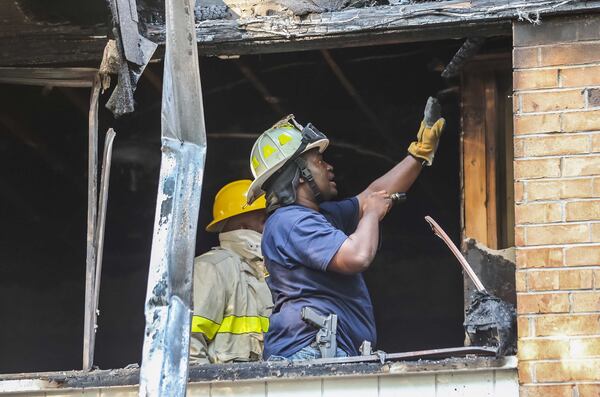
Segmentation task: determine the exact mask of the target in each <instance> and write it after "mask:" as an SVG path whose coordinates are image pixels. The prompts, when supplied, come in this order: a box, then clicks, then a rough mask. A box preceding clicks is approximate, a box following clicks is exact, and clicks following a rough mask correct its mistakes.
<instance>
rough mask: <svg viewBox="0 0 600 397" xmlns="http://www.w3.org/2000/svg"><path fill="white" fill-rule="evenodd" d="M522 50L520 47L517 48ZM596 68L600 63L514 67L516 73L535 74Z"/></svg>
mask: <svg viewBox="0 0 600 397" xmlns="http://www.w3.org/2000/svg"><path fill="white" fill-rule="evenodd" d="M598 43H600V41H598ZM517 48H520V47H517ZM595 66H600V61H596V62H593V63H585V64H582V65H554V66H531V67H525V68H517V67H515V66H514V65H513V71H514V72H527V71H530V72H533V71H539V70H561V69H583V68H593V67H595Z"/></svg>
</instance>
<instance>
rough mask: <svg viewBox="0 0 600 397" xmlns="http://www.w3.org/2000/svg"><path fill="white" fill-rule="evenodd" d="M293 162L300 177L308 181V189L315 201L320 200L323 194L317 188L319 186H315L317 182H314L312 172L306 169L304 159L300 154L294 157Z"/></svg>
mask: <svg viewBox="0 0 600 397" xmlns="http://www.w3.org/2000/svg"><path fill="white" fill-rule="evenodd" d="M294 162H295V163H296V165H297V166H298V169H299V170H300V177H302V178H303V179H304V180H305V181H306V182H307V183H308V186H309V187H310V190H311V191H312V194H313V196H314V198H315V201H316V202H317V203H320V202H322V201H323V194H321V189H319V187H318V186H317V183H316V182H315V178H314V177H313V175H312V173H311V172H310V170H309V169H308V166H307V164H306V160H305V159H304V158H303V157H301V156H300V157H296V158H295V159H294Z"/></svg>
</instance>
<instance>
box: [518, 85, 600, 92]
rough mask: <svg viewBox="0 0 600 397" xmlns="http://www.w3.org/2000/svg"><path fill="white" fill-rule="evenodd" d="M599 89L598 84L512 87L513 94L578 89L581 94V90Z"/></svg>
mask: <svg viewBox="0 0 600 397" xmlns="http://www.w3.org/2000/svg"><path fill="white" fill-rule="evenodd" d="M593 89H600V84H594V85H585V86H581V87H580V86H575V87H547V88H524V89H518V88H517V89H513V94H514V95H520V94H545V93H553V92H559V93H560V92H569V91H579V93H580V94H582V95H583V92H581V91H586V90H593Z"/></svg>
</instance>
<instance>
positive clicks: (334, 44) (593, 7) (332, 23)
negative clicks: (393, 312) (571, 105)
mask: <svg viewBox="0 0 600 397" xmlns="http://www.w3.org/2000/svg"><path fill="white" fill-rule="evenodd" d="M6 4H8V3H6V2H4V3H0V14H2V12H3V8H5V7H7V6H6ZM591 11H600V0H589V1H575V0H530V1H524V0H519V1H506V0H473V1H464V0H449V1H444V2H427V3H415V4H408V5H390V6H376V7H365V8H347V9H344V10H341V11H336V12H328V13H322V14H310V15H307V16H288V15H273V16H265V17H255V18H242V19H236V20H225V19H221V20H206V21H201V22H199V23H197V25H196V37H197V41H198V47H199V48H198V51H199V54H200V55H241V54H257V53H274V52H287V51H301V50H315V49H324V48H339V47H352V46H364V45H369V44H374V43H377V44H392V43H401V42H415V41H427V40H439V39H452V38H463V37H467V36H472V35H477V36H481V37H489V36H498V35H505V36H508V35H510V34H511V23H512V21H513V20H519V19H526V20H530V21H538V20H539V18H542V21H543V17H545V16H548V15H556V14H564V13H576V12H591ZM542 23H543V22H542ZM147 28H148V29H147V36H148V38H149V39H150V40H152V41H154V42H156V43H158V44H164V36H165V28H164V25H162V24H156V25H148V26H147ZM108 30H109V29H108V27H107V26H96V27H79V26H71V25H66V26H48V25H43V24H41V25H40V24H36V25H33V24H23V23H22V22H21V23H19V24H15V23H12V24H11V23H10V21H9V23H6V24H5V25H3V26H0V66H9V65H11V66H12V65H41V64H65V63H76V62H86V61H95V62H98V61H99V60H100V59H101V57H102V49H103V48H104V45H105V43H106V40H107V34H108ZM161 56H162V55H161V53H158V54H157V55H155V57H161Z"/></svg>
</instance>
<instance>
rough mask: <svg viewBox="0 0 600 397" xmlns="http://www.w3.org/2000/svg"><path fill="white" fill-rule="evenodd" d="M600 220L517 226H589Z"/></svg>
mask: <svg viewBox="0 0 600 397" xmlns="http://www.w3.org/2000/svg"><path fill="white" fill-rule="evenodd" d="M598 223H600V219H589V220H585V221H572V222H545V223H515V226H522V227H528V226H534V227H539V226H571V225H587V224H598ZM593 242H594V241H586V243H593Z"/></svg>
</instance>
